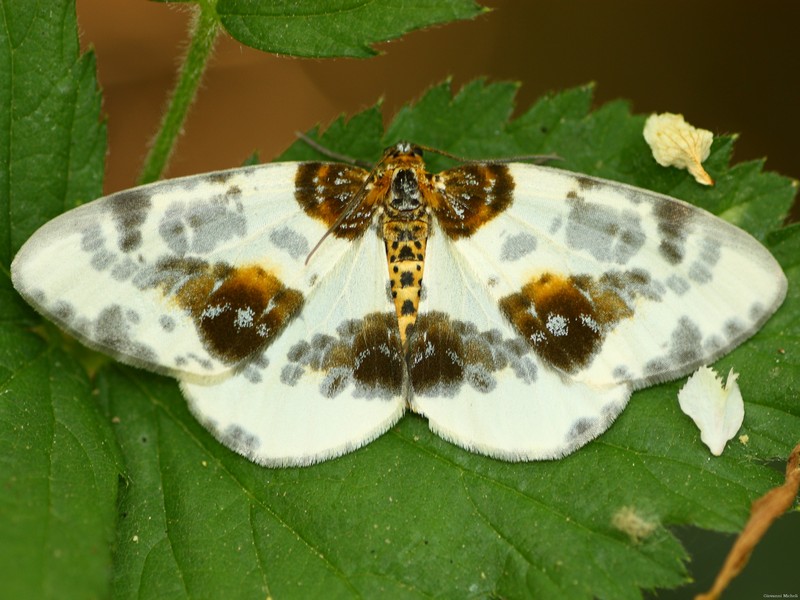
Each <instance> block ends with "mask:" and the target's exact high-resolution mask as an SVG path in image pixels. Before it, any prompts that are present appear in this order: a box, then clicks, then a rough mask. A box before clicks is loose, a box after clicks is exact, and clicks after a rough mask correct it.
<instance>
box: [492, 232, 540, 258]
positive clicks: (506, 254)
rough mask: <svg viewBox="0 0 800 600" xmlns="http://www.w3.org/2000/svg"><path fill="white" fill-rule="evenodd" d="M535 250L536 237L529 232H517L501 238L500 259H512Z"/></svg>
mask: <svg viewBox="0 0 800 600" xmlns="http://www.w3.org/2000/svg"><path fill="white" fill-rule="evenodd" d="M534 250H536V238H535V237H534V236H532V235H531V234H529V233H518V234H516V235H512V236H509V237H507V238H505V240H503V246H502V247H501V248H500V260H506V261H514V260H519V259H520V258H522V257H523V256H527V255H528V254H530V253H531V252H533V251H534Z"/></svg>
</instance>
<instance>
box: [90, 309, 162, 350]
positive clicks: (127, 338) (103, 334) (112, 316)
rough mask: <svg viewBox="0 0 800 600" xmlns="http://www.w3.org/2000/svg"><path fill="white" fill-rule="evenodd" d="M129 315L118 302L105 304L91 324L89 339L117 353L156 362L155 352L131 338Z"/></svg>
mask: <svg viewBox="0 0 800 600" xmlns="http://www.w3.org/2000/svg"><path fill="white" fill-rule="evenodd" d="M131 316H132V315H130V314H126V312H125V311H124V310H123V308H122V307H121V306H120V305H118V304H112V305H109V306H107V307H106V308H104V309H103V310H102V311H100V314H99V315H98V317H97V320H96V321H95V323H94V324H93V328H94V335H92V336H89V339H94V340H97V342H98V343H99V344H100V345H101V346H102V347H105V348H109V349H110V350H112V351H114V352H117V353H119V354H122V355H125V356H131V357H135V358H138V359H140V360H143V361H147V362H156V359H157V354H156V353H155V352H154V351H153V350H152V349H151V348H150V347H149V346H147V345H145V344H143V343H141V342H137V341H135V340H133V339H132V337H131V335H132V328H131V320H130V317H131Z"/></svg>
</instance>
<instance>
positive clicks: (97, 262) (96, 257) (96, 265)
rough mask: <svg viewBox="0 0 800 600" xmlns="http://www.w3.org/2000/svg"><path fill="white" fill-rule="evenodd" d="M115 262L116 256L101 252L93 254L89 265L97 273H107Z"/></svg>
mask: <svg viewBox="0 0 800 600" xmlns="http://www.w3.org/2000/svg"><path fill="white" fill-rule="evenodd" d="M114 260H115V259H114V255H113V254H111V252H107V251H103V250H101V251H97V252H95V253H94V254H92V258H91V259H90V260H89V263H90V264H91V265H92V268H93V269H95V270H96V271H105V270H106V269H108V267H110V266H111V265H112V264H113V263H114Z"/></svg>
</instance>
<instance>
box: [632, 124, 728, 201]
mask: <svg viewBox="0 0 800 600" xmlns="http://www.w3.org/2000/svg"><path fill="white" fill-rule="evenodd" d="M644 139H645V141H646V142H647V144H648V145H649V146H650V149H651V150H652V151H653V158H655V159H656V162H657V163H658V164H660V165H661V166H662V167H678V168H679V169H687V170H688V171H689V173H691V174H692V175H693V176H694V178H695V180H697V182H698V183H702V184H703V185H714V180H713V179H712V178H711V176H710V175H709V174H708V173H707V172H706V170H705V169H704V168H703V165H702V162H703V161H704V160H705V159H707V158H708V154H709V152H711V142H712V140H713V139H714V134H713V133H711V132H710V131H708V130H706V129H697V128H696V127H692V126H691V125H689V123H687V122H686V121H685V120H684V118H683V115H675V114H672V113H661V114H660V115H656V114H653V115H650V116H649V117H648V118H647V121H646V122H645V124H644Z"/></svg>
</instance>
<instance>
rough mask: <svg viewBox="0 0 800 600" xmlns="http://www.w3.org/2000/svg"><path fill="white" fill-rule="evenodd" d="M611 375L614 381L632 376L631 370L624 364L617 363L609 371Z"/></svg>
mask: <svg viewBox="0 0 800 600" xmlns="http://www.w3.org/2000/svg"><path fill="white" fill-rule="evenodd" d="M611 375H612V377H613V378H614V380H615V381H625V380H626V379H631V378H632V377H631V372H630V371H629V370H628V367H626V366H625V365H617V366H616V367H614V370H613V371H612V372H611Z"/></svg>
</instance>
